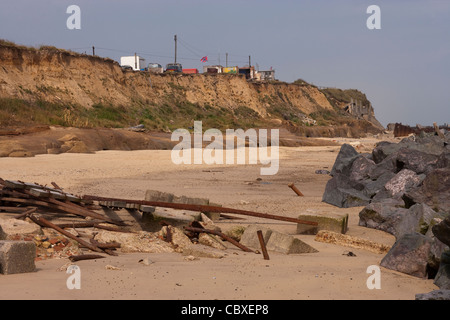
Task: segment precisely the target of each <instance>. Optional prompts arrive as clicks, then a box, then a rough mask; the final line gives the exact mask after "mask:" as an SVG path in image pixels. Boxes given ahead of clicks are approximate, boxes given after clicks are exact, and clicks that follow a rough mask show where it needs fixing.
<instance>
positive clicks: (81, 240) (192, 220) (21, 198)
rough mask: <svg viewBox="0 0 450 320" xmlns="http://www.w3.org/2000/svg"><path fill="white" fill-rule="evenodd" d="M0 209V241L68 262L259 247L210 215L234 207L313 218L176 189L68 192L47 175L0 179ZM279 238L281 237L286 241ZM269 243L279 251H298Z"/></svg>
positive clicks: (212, 254)
mask: <svg viewBox="0 0 450 320" xmlns="http://www.w3.org/2000/svg"><path fill="white" fill-rule="evenodd" d="M156 208H167V209H166V210H172V211H169V212H165V211H161V210H156ZM117 210H126V211H127V212H128V213H129V215H130V216H133V217H137V215H136V214H137V213H140V214H141V216H140V217H141V218H140V219H139V220H140V221H139V222H138V223H139V224H140V226H139V227H140V228H141V229H140V230H136V228H135V227H134V226H133V225H131V224H130V223H127V222H126V221H124V220H123V219H121V218H120V217H119V216H118V215H117V214H115V213H114V211H117ZM102 211H103V212H102ZM186 211H187V212H190V213H186ZM0 212H5V213H8V216H9V217H10V216H11V215H12V216H13V218H10V219H1V220H0V222H1V223H0V241H2V240H9V241H13V240H17V241H19V240H20V241H25V242H26V241H28V242H30V243H32V244H33V245H34V246H35V248H36V256H35V260H41V259H49V258H68V259H69V260H70V261H71V262H75V261H81V260H91V259H101V258H104V257H106V256H108V255H110V256H117V255H118V254H119V253H131V252H142V253H167V252H179V253H182V254H183V255H185V256H188V257H189V256H193V257H196V258H199V257H209V258H219V259H220V258H223V257H225V256H226V255H227V253H226V252H225V251H226V250H227V249H228V246H227V243H228V244H229V245H230V246H232V247H235V248H237V249H238V250H242V251H244V252H249V253H257V254H259V253H260V251H259V248H260V247H257V248H254V249H252V248H248V247H247V246H246V245H244V244H243V243H242V242H240V241H238V240H239V239H238V240H236V239H235V237H233V236H229V235H227V234H225V233H223V232H222V231H221V229H220V228H219V227H217V225H215V224H214V220H218V219H242V218H238V217H235V216H234V215H243V216H251V217H258V218H263V219H270V220H279V221H286V222H292V223H297V224H305V225H309V226H317V222H314V221H308V220H301V219H297V218H291V217H284V216H277V215H272V214H265V213H259V212H252V211H246V210H240V209H233V208H226V207H223V206H221V205H218V204H210V203H209V200H208V199H200V198H190V197H185V196H181V197H178V196H175V195H173V194H169V193H164V192H159V191H154V190H148V191H147V193H146V200H132V199H117V198H106V197H98V196H93V195H84V196H77V195H73V194H70V193H67V192H65V191H63V189H62V188H61V187H60V186H58V185H57V184H56V183H54V182H53V183H52V187H49V186H44V185H40V184H38V183H28V182H23V181H13V180H3V179H0ZM108 212H113V213H114V214H112V215H108ZM229 214H233V216H230V215H229ZM2 225H3V226H4V227H3V228H2ZM147 227H149V228H153V229H154V230H153V232H151V231H145V230H144V229H145V228H147ZM3 229H4V230H3ZM242 232H244V231H241V234H242ZM254 236H257V230H255V235H254ZM286 239H287V241H288V243H290V242H289V241H292V240H290V238H286ZM295 241H300V240H298V239H295ZM260 244H261V243H260ZM264 245H265V243H264ZM289 245H290V244H288V245H287V246H289ZM272 247H273V250H275V251H279V252H284V251H285V252H284V253H286V254H288V253H297V252H298V251H295V250H294V251H293V250H292V249H289V248H288V249H286V250H284V249H283V248H282V249H283V250H284V251H283V250H281V249H280V248H276V247H274V246H273V245H272ZM268 248H271V247H270V243H268ZM264 249H265V247H264ZM264 249H263V253H264V254H265V255H264V257H265V258H266V259H267V257H268V255H267V253H266V252H264ZM307 252H315V249H311V250H309V249H308V250H307ZM300 253H301V252H300Z"/></svg>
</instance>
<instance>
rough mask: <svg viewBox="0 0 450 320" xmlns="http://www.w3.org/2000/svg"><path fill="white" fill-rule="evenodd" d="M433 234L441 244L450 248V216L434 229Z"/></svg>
mask: <svg viewBox="0 0 450 320" xmlns="http://www.w3.org/2000/svg"><path fill="white" fill-rule="evenodd" d="M432 231H433V234H434V235H435V237H436V238H438V239H439V240H440V241H441V242H443V243H445V244H446V245H447V246H450V216H448V217H447V218H445V219H444V220H442V221H441V222H440V223H438V224H435V225H434V226H433V227H432Z"/></svg>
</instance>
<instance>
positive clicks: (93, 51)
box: [92, 46, 95, 56]
mask: <svg viewBox="0 0 450 320" xmlns="http://www.w3.org/2000/svg"><path fill="white" fill-rule="evenodd" d="M92 55H93V56H95V47H94V46H92Z"/></svg>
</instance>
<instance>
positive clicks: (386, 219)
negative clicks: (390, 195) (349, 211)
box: [359, 199, 418, 238]
mask: <svg viewBox="0 0 450 320" xmlns="http://www.w3.org/2000/svg"><path fill="white" fill-rule="evenodd" d="M400 204H401V203H400V201H397V200H395V199H386V200H384V201H380V202H372V203H371V204H369V205H368V206H366V207H365V208H364V209H362V210H361V212H360V213H359V225H360V226H362V227H367V228H372V229H377V230H381V231H385V232H388V233H390V234H392V235H394V236H396V237H397V238H398V237H399V236H401V235H403V234H404V233H408V232H412V231H414V230H415V227H416V222H417V220H418V219H416V218H414V217H411V216H410V212H409V210H408V209H405V208H402V207H399V206H398V205H400Z"/></svg>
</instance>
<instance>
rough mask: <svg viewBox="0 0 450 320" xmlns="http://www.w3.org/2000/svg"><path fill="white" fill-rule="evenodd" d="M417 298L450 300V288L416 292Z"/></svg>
mask: <svg viewBox="0 0 450 320" xmlns="http://www.w3.org/2000/svg"><path fill="white" fill-rule="evenodd" d="M416 300H435V301H443V300H444V301H445V300H450V290H434V291H431V292H429V293H419V294H416Z"/></svg>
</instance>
